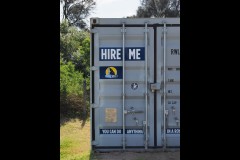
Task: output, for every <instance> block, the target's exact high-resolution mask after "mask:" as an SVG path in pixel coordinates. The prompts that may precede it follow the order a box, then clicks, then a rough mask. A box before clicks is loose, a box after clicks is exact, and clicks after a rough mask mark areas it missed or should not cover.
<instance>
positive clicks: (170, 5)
mask: <svg viewBox="0 0 240 160" xmlns="http://www.w3.org/2000/svg"><path fill="white" fill-rule="evenodd" d="M132 17H134V16H132ZM132 17H129V18H132ZM136 17H140V18H142V17H180V0H141V6H139V7H138V9H137V14H136Z"/></svg>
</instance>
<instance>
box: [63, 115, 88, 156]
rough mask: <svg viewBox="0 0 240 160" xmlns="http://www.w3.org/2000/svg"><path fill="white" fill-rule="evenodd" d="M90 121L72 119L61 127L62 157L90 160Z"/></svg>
mask: <svg viewBox="0 0 240 160" xmlns="http://www.w3.org/2000/svg"><path fill="white" fill-rule="evenodd" d="M90 158H91V152H90V122H89V120H87V121H86V123H85V125H84V126H83V127H82V121H80V120H78V119H72V120H70V121H68V122H66V123H65V124H64V125H62V126H61V128H60V159H61V160H90Z"/></svg>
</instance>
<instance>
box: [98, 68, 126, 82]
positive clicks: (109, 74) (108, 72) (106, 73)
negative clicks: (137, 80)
mask: <svg viewBox="0 0 240 160" xmlns="http://www.w3.org/2000/svg"><path fill="white" fill-rule="evenodd" d="M99 70H100V72H99V73H100V79H122V74H123V70H122V66H101V67H100V69H99Z"/></svg>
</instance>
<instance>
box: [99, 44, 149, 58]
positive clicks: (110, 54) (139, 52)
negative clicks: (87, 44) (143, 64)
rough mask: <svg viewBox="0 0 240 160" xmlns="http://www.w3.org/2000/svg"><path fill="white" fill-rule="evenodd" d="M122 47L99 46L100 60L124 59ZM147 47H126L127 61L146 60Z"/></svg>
mask: <svg viewBox="0 0 240 160" xmlns="http://www.w3.org/2000/svg"><path fill="white" fill-rule="evenodd" d="M122 57H123V56H122V48H120V47H118V48H117V47H112V48H105V47H103V48H99V60H100V61H122ZM144 60H145V48H144V47H126V48H125V61H144Z"/></svg>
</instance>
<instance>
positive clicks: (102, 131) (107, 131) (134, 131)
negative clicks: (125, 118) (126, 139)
mask: <svg viewBox="0 0 240 160" xmlns="http://www.w3.org/2000/svg"><path fill="white" fill-rule="evenodd" d="M100 134H123V130H122V129H100ZM125 134H143V130H142V129H125Z"/></svg>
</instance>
